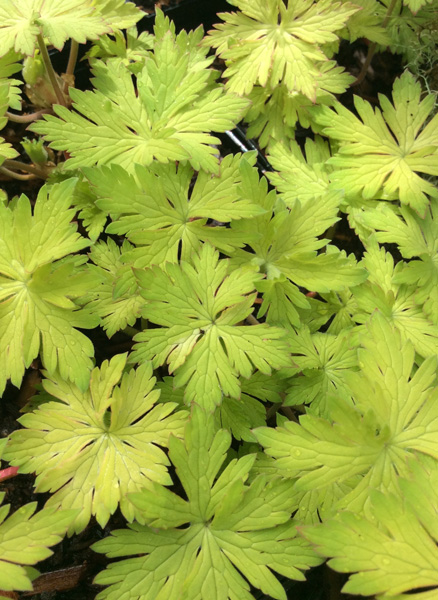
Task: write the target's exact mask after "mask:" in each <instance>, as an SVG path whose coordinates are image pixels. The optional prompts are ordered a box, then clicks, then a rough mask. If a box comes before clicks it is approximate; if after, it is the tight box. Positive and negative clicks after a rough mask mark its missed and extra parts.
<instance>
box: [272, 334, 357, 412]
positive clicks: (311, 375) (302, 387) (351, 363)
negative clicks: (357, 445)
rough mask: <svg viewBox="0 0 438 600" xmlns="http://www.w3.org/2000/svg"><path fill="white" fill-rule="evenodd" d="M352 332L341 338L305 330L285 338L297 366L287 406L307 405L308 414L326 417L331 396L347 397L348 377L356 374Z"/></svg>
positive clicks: (355, 345) (354, 346) (355, 355)
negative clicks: (350, 374)
mask: <svg viewBox="0 0 438 600" xmlns="http://www.w3.org/2000/svg"><path fill="white" fill-rule="evenodd" d="M355 337H356V336H353V335H352V332H351V330H348V329H347V331H343V332H342V333H341V334H337V335H332V334H329V333H321V332H317V333H314V334H313V335H312V334H311V333H310V331H309V330H308V329H306V328H305V327H300V329H299V330H298V331H297V332H295V331H291V332H290V333H289V335H288V342H289V344H290V348H291V351H292V357H293V361H294V363H295V365H296V366H294V368H293V369H288V372H290V374H292V373H294V374H296V376H295V377H293V378H292V379H291V380H290V384H289V388H288V390H287V392H288V393H287V397H286V400H285V403H284V404H285V405H286V406H293V405H299V404H309V405H310V406H309V407H308V409H307V412H308V413H312V414H316V415H319V416H328V415H329V413H330V405H331V403H330V400H331V398H332V397H333V396H336V395H340V396H343V397H345V396H346V397H348V396H349V394H350V390H349V387H348V374H349V373H351V372H352V371H356V370H358V368H359V367H358V358H357V343H356V340H355V339H354V338H355Z"/></svg>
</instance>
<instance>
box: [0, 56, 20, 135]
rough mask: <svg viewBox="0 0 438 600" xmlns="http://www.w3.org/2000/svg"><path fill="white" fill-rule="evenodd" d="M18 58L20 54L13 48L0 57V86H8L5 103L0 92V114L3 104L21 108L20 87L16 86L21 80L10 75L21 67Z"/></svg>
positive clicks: (1, 113)
mask: <svg viewBox="0 0 438 600" xmlns="http://www.w3.org/2000/svg"><path fill="white" fill-rule="evenodd" d="M20 59H21V56H20V54H17V53H16V52H14V51H13V50H10V51H9V52H7V53H6V54H5V55H4V56H2V57H1V58H0V83H1V85H2V86H3V85H7V86H8V101H7V103H5V102H4V100H3V92H2V99H1V101H0V115H3V114H4V112H3V106H6V107H9V106H10V107H11V108H13V109H15V110H21V94H20V88H19V87H18V86H20V85H21V84H22V82H21V81H20V80H18V79H12V78H11V75H13V74H14V73H18V72H19V71H21V69H22V68H23V65H21V64H20V62H19V61H20ZM5 110H6V109H5ZM2 126H3V125H1V124H0V128H1V127H2Z"/></svg>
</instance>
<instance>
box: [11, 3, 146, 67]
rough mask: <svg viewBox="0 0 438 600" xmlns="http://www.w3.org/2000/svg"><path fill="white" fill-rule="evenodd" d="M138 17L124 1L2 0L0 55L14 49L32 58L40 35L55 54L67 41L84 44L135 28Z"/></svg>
mask: <svg viewBox="0 0 438 600" xmlns="http://www.w3.org/2000/svg"><path fill="white" fill-rule="evenodd" d="M141 16H142V15H141V12H140V11H139V10H138V9H137V8H136V6H135V5H134V4H133V3H132V2H128V3H127V4H125V3H124V1H123V0H95V1H93V0H44V2H42V0H24V1H23V0H3V2H2V5H1V6H0V55H1V56H3V55H4V54H6V52H8V51H9V50H11V49H14V50H15V52H20V53H22V54H25V55H27V56H32V55H33V53H34V50H35V47H36V44H37V36H39V35H40V36H44V37H45V38H46V39H47V41H48V42H49V43H50V44H52V45H53V46H55V48H58V50H61V49H62V47H63V46H64V44H65V42H66V40H68V39H69V38H71V39H73V40H75V41H76V42H79V43H80V44H83V43H85V42H86V41H87V40H90V39H96V38H97V37H98V36H99V35H102V34H103V33H108V32H110V31H113V29H122V28H125V27H129V26H131V25H134V24H135V23H136V22H137V21H139V20H140V19H141Z"/></svg>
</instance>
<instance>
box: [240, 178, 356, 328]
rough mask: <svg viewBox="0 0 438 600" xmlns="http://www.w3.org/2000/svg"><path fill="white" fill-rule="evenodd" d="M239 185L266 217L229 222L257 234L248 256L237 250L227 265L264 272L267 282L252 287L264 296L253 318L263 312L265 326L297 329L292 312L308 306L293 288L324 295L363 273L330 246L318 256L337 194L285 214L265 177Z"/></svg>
mask: <svg viewBox="0 0 438 600" xmlns="http://www.w3.org/2000/svg"><path fill="white" fill-rule="evenodd" d="M243 183H244V185H243ZM243 183H242V186H241V187H242V191H243V193H244V194H245V195H246V196H247V197H249V198H252V199H253V201H256V202H257V203H258V204H260V206H262V207H263V208H264V209H265V210H266V213H265V214H263V215H261V216H258V217H255V218H253V219H251V220H248V221H246V220H242V221H238V222H234V223H232V229H235V230H236V231H239V232H240V233H241V234H242V236H248V235H249V234H253V235H254V234H255V233H257V239H256V241H254V242H253V241H249V244H248V246H250V247H251V249H252V252H251V251H250V250H236V251H235V252H234V253H233V255H232V264H233V265H236V266H242V265H245V264H246V265H253V266H256V267H258V269H259V270H260V272H262V273H266V279H265V280H263V281H260V282H258V283H257V286H256V287H257V289H258V290H259V291H260V292H263V304H262V306H261V308H260V310H259V313H258V316H263V315H265V314H266V318H267V320H268V322H270V323H273V324H275V325H278V324H280V325H282V326H283V327H284V326H286V327H288V326H289V325H291V324H292V325H294V326H296V325H298V324H299V321H300V319H299V314H298V310H297V309H306V308H308V307H309V304H308V301H307V298H306V297H305V295H304V294H303V293H302V292H301V291H300V290H299V288H298V286H301V287H304V288H307V289H308V290H311V291H318V292H328V291H330V290H342V289H345V288H346V287H348V286H354V285H356V284H358V283H360V282H362V281H363V280H364V278H365V277H366V273H365V271H364V270H363V269H361V268H360V267H358V266H357V264H356V261H355V260H354V257H353V256H349V257H347V256H346V255H345V253H344V252H340V251H338V250H337V249H336V248H335V247H327V248H326V252H325V253H320V254H317V250H318V249H320V248H323V247H324V246H327V242H328V240H326V239H324V238H321V237H320V236H322V234H323V233H324V232H325V231H326V229H328V228H329V227H330V226H331V225H332V224H333V223H335V222H336V221H337V220H338V216H337V214H338V206H339V201H340V200H339V196H338V194H336V193H330V194H325V195H323V196H322V197H320V198H318V199H317V200H314V199H313V198H309V199H305V200H303V201H302V202H300V201H298V200H296V201H295V202H294V203H289V205H290V206H291V209H290V210H289V209H287V208H286V207H285V206H284V205H283V206H282V205H281V203H278V202H277V200H276V195H275V192H274V191H272V192H269V193H268V191H267V182H266V180H265V179H264V178H262V179H261V180H260V181H259V179H258V177H257V176H256V175H253V176H252V177H251V179H248V181H246V182H243Z"/></svg>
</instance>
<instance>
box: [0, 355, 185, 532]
mask: <svg viewBox="0 0 438 600" xmlns="http://www.w3.org/2000/svg"><path fill="white" fill-rule="evenodd" d="M125 363H126V354H120V355H117V356H115V357H114V358H113V359H112V360H111V361H110V362H108V361H104V363H103V364H102V366H101V368H100V369H97V368H96V369H93V372H92V374H91V379H90V386H89V389H88V390H86V391H85V392H82V391H81V390H80V389H79V388H78V387H76V386H75V385H74V384H72V383H69V382H66V381H65V380H63V379H62V378H61V377H59V376H52V377H50V378H47V379H45V380H44V389H45V391H46V392H47V393H48V394H49V395H50V396H49V397H48V398H47V397H46V398H44V401H43V403H42V404H41V405H40V406H39V407H38V409H37V410H36V411H35V412H33V413H29V414H26V415H24V416H23V417H21V418H20V422H21V424H22V425H23V426H24V427H25V429H20V430H18V431H16V432H14V433H13V434H12V435H11V438H10V444H9V446H8V448H7V450H6V452H5V457H6V458H7V459H9V460H10V461H11V464H14V465H15V466H19V467H20V472H23V473H33V472H36V473H37V475H38V477H37V480H36V490H37V491H39V492H45V491H48V490H50V491H51V492H56V493H53V495H52V496H51V497H50V499H49V501H48V502H47V506H54V507H63V508H75V509H78V510H79V514H78V515H77V517H76V519H75V520H74V522H73V523H72V524H71V526H70V528H69V532H70V533H74V532H76V533H78V532H80V531H82V530H83V529H85V527H86V526H87V524H88V522H89V520H90V517H91V515H95V516H96V520H97V522H98V523H99V524H100V525H101V526H102V527H104V526H105V525H106V523H107V522H108V519H109V517H110V515H111V514H113V513H114V512H115V510H116V508H117V507H118V506H119V504H120V509H121V511H122V513H123V515H124V516H125V517H126V519H127V520H128V521H132V520H133V518H134V510H133V507H132V505H131V504H129V502H128V501H127V498H126V494H127V493H129V492H134V491H137V490H140V489H141V488H143V487H148V486H150V485H151V482H153V481H155V482H157V483H160V484H163V485H170V484H171V479H170V476H169V474H168V472H167V468H166V467H167V465H168V460H167V457H166V455H165V454H164V452H163V450H162V449H161V448H160V446H167V443H168V437H169V435H170V433H174V434H176V435H178V434H180V433H181V429H182V426H183V424H184V420H185V417H186V413H185V412H178V413H174V414H171V413H172V411H173V409H174V408H175V406H176V404H175V403H170V402H169V403H166V404H161V405H159V406H156V407H154V404H155V403H156V401H157V399H158V396H159V392H158V391H156V390H155V391H153V387H154V383H155V378H154V377H152V368H151V365H150V364H144V365H142V366H141V367H139V368H138V369H137V370H136V371H134V370H131V371H130V372H129V373H125V374H123V376H122V373H123V368H124V366H125ZM46 375H47V374H46ZM119 382H120V383H119ZM117 384H119V385H117ZM61 423H62V426H61ZM36 448H38V452H35V449H36Z"/></svg>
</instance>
